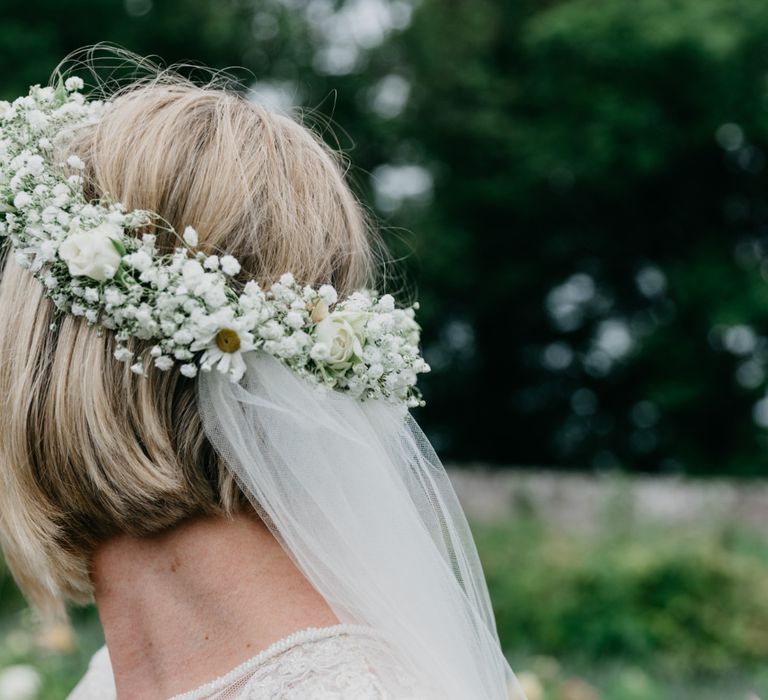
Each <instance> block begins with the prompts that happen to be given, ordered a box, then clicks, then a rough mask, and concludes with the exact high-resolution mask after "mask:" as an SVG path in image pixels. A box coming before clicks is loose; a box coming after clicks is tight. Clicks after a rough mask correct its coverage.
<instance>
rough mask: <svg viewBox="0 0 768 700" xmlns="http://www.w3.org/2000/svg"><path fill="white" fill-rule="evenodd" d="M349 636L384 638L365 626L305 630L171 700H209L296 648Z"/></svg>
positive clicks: (345, 625) (338, 626)
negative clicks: (207, 699)
mask: <svg viewBox="0 0 768 700" xmlns="http://www.w3.org/2000/svg"><path fill="white" fill-rule="evenodd" d="M347 634H350V635H358V636H360V635H362V636H366V637H372V638H376V639H381V638H382V636H381V634H379V633H378V632H376V631H375V630H374V629H373V628H371V627H367V626H364V625H347V624H340V625H334V626H332V627H307V628H305V629H301V630H297V631H296V632H294V633H292V634H290V635H288V636H287V637H284V638H283V639H280V640H278V641H276V642H274V643H273V644H270V645H269V646H268V647H267V648H266V649H264V650H263V651H261V652H259V653H258V654H257V655H256V656H254V657H252V658H250V659H248V660H247V661H245V662H243V663H242V664H240V665H239V666H237V667H236V668H233V669H232V670H231V671H229V673H226V674H225V675H223V676H220V677H219V678H216V679H215V680H212V681H210V682H209V683H206V684H205V685H201V686H199V687H197V688H195V689H194V690H191V691H188V692H186V693H181V694H180V695H174V696H173V697H172V698H170V700H201V699H202V698H206V697H208V696H209V695H211V694H213V693H216V692H219V691H222V690H224V689H226V688H227V686H229V685H232V684H234V683H236V682H238V681H240V680H241V679H242V678H243V676H245V675H246V674H248V673H249V672H251V671H255V670H256V669H257V668H259V667H260V666H262V665H263V664H265V663H267V662H268V661H270V660H271V659H274V658H275V657H276V656H279V655H280V654H283V653H285V652H286V651H288V650H289V649H292V648H293V647H296V646H299V645H301V644H307V643H311V642H316V641H319V640H321V639H329V638H331V637H337V636H339V635H347Z"/></svg>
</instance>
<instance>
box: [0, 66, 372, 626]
mask: <svg viewBox="0 0 768 700" xmlns="http://www.w3.org/2000/svg"><path fill="white" fill-rule="evenodd" d="M113 101H114V106H113V107H112V108H111V109H110V110H109V111H108V113H107V114H106V116H105V117H104V118H103V120H102V121H101V122H100V123H99V124H98V125H95V126H93V127H88V128H86V129H83V130H82V131H81V132H79V133H77V134H76V135H75V137H74V142H73V147H74V152H76V153H77V154H78V155H80V157H81V158H82V159H83V160H84V161H85V162H86V163H87V171H86V176H87V177H86V181H87V185H86V191H87V193H88V194H89V196H91V197H103V196H106V197H109V198H110V199H112V200H117V201H121V202H123V203H124V204H125V205H126V206H127V207H128V208H141V209H149V210H152V211H154V212H157V213H158V214H160V215H161V216H162V217H163V218H164V219H165V220H166V221H167V222H168V223H170V224H171V225H172V226H173V227H174V228H175V229H176V230H177V231H182V230H183V229H184V227H185V226H187V225H191V226H194V227H195V228H196V229H197V231H198V233H199V241H200V245H199V247H200V248H201V249H202V250H204V251H205V252H207V253H220V252H224V251H226V252H228V253H232V254H234V255H236V256H237V257H238V259H239V260H240V261H241V263H242V264H243V272H242V273H241V277H242V278H243V279H245V278H254V279H256V280H258V281H259V282H261V283H262V284H268V283H270V282H271V281H274V280H275V279H277V277H279V276H280V275H281V274H282V273H283V272H286V271H291V272H292V273H293V274H294V276H295V277H296V278H297V280H298V281H299V282H301V283H305V284H312V285H318V284H322V283H326V282H328V283H332V284H334V285H335V286H336V287H337V289H338V290H339V291H340V293H342V294H345V293H349V292H350V291H352V290H354V289H355V288H359V287H361V286H365V285H367V284H370V283H371V278H372V274H373V272H374V256H373V253H372V247H371V237H370V230H369V226H368V225H367V223H366V219H365V216H364V214H363V211H362V209H361V207H360V205H359V204H358V202H357V201H356V199H355V197H354V196H353V194H352V193H351V191H350V189H349V187H348V186H347V184H346V183H345V179H344V171H343V168H342V164H341V161H340V158H339V157H338V156H337V154H336V153H334V152H333V151H332V150H331V149H329V148H328V147H327V146H326V145H325V144H324V143H323V142H322V141H321V140H320V138H318V137H317V136H315V135H314V134H313V133H312V132H311V131H310V130H309V129H307V128H305V127H304V126H302V125H301V124H299V123H297V122H296V121H294V120H292V119H290V118H288V117H286V116H281V115H279V114H276V113H274V112H271V111H269V110H267V109H265V108H264V107H262V106H260V105H258V104H254V103H253V102H250V101H248V100H247V99H245V98H244V97H243V96H241V95H240V94H237V93H235V92H231V91H228V90H223V89H219V88H218V87H216V86H215V85H214V86H207V87H198V86H195V85H193V84H191V83H189V82H187V81H185V80H182V79H180V78H178V77H177V76H175V75H173V74H171V73H167V72H166V73H163V74H161V75H159V76H155V77H154V78H152V79H151V80H146V81H143V82H141V83H137V84H134V85H131V86H129V87H128V88H125V89H123V90H121V91H120V92H119V93H118V94H117V95H115V96H114V98H113ZM162 235H163V234H162V233H161V238H160V240H159V243H161V244H164V245H167V246H170V245H172V242H171V241H170V240H164V239H163V238H162ZM165 235H166V237H167V234H165ZM55 320H56V319H55V315H54V309H53V306H52V304H51V303H50V301H49V300H48V299H47V298H46V297H45V296H44V294H43V290H42V287H41V285H40V284H39V283H38V282H37V281H36V280H34V279H33V278H32V277H31V275H30V274H29V273H28V272H27V271H25V270H22V269H21V268H19V267H18V266H17V265H16V263H15V261H14V260H13V256H8V259H7V260H6V261H5V264H4V269H3V275H2V281H1V282H0V329H2V331H0V357H1V358H2V362H0V411H2V415H3V420H2V421H0V539H1V540H2V545H3V550H4V552H5V556H6V560H7V563H8V566H9V567H10V569H11V571H12V572H13V574H14V577H15V578H16V581H17V582H18V584H19V586H20V587H21V589H22V591H23V592H24V593H25V595H26V596H27V598H28V600H29V601H30V602H31V603H32V604H33V605H34V606H35V607H36V608H38V609H39V610H40V611H42V612H43V613H45V614H58V613H61V612H62V611H63V610H64V603H65V601H66V600H71V601H74V602H77V603H85V602H88V601H90V600H91V598H92V586H91V580H90V577H89V559H90V556H91V554H92V553H93V551H94V549H95V548H96V547H97V546H98V545H99V543H101V542H103V541H105V540H106V539H107V538H109V537H111V536H113V535H115V534H117V533H129V534H132V535H135V536H148V535H152V534H153V533H157V532H160V531H163V530H165V529H167V528H170V527H173V526H174V525H175V524H177V523H179V522H180V521H181V520H183V519H185V518H187V517H190V516H193V515H196V514H200V513H205V514H220V515H230V514H232V513H234V512H236V511H237V510H238V508H239V507H240V505H241V504H242V502H243V497H242V495H241V494H240V492H239V490H238V488H237V487H236V485H235V484H234V482H233V480H232V478H231V476H230V475H229V473H228V472H227V470H226V469H225V468H224V466H223V465H222V464H221V463H220V460H219V459H218V457H217V455H216V454H215V452H214V450H213V448H212V447H211V445H210V444H209V443H208V441H207V439H206V437H205V434H204V432H203V429H202V425H201V421H200V418H199V416H198V413H197V406H196V395H195V390H196V387H195V381H194V380H190V379H187V378H185V377H183V376H181V375H180V374H178V372H176V371H173V372H151V373H150V375H149V377H148V378H147V379H144V378H141V377H137V376H136V375H135V374H132V373H131V372H130V370H129V369H128V368H127V365H125V364H124V363H122V362H117V361H115V360H114V359H113V357H112V352H113V350H114V338H113V336H112V335H111V334H110V333H109V332H103V333H102V332H100V331H98V330H97V329H95V328H93V327H89V326H87V325H86V324H85V323H84V322H83V319H81V318H80V319H77V318H74V317H65V318H62V319H60V320H58V321H57V324H58V328H57V329H56V330H52V329H51V324H52V323H53V322H54V321H55Z"/></svg>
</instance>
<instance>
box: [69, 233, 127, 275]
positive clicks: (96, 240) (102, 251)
mask: <svg viewBox="0 0 768 700" xmlns="http://www.w3.org/2000/svg"><path fill="white" fill-rule="evenodd" d="M121 237H122V230H121V229H120V227H119V226H116V225H115V224H110V223H104V224H101V225H100V226H97V227H96V228H94V229H90V230H89V231H80V232H78V233H73V234H72V235H70V236H68V237H67V238H66V239H65V240H64V242H63V243H62V244H61V245H60V246H59V257H60V258H61V259H62V260H63V261H64V262H65V263H67V267H68V268H69V274H71V275H72V276H73V277H90V278H91V279H93V280H96V281H97V282H103V281H104V280H106V279H109V278H111V277H113V276H114V274H115V272H116V271H117V268H118V267H119V266H120V259H121V255H120V253H118V252H117V249H116V248H115V246H114V245H113V243H112V242H113V241H120V238H121Z"/></svg>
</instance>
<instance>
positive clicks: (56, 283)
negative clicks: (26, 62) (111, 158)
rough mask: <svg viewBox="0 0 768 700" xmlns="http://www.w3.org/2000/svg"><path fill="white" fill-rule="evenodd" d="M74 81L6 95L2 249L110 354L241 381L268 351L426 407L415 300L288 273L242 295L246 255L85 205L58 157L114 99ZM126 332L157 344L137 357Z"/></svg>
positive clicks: (153, 219)
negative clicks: (311, 283) (340, 291)
mask: <svg viewBox="0 0 768 700" xmlns="http://www.w3.org/2000/svg"><path fill="white" fill-rule="evenodd" d="M82 88H83V81H82V80H81V79H80V78H77V77H72V78H69V79H67V80H66V82H64V83H60V84H59V86H58V87H57V88H55V89H54V88H52V87H40V86H33V87H32V88H30V91H29V95H28V96H26V97H20V98H18V99H16V100H15V101H14V102H13V103H8V102H0V252H2V251H3V250H5V248H6V246H7V245H9V244H10V246H11V249H12V251H13V254H14V256H15V259H16V262H17V263H18V264H19V265H20V266H21V267H23V268H25V269H27V270H29V271H30V272H31V273H32V275H34V276H35V277H36V278H37V279H38V280H40V282H41V283H42V284H43V286H44V288H45V291H46V294H47V295H48V296H49V297H50V299H51V300H52V301H53V303H54V305H55V307H56V309H57V310H58V312H60V313H70V314H72V315H74V316H82V317H84V318H85V319H86V321H87V323H88V324H91V325H97V326H99V327H100V328H106V329H109V330H110V331H113V332H114V334H115V338H116V341H117V345H116V349H115V351H114V354H115V358H116V359H118V360H121V361H124V362H129V363H131V370H132V371H133V372H135V373H137V374H141V375H146V371H147V365H148V363H150V362H151V363H153V364H154V366H155V367H157V368H158V369H159V370H169V369H171V368H172V367H173V366H174V365H176V364H177V363H179V364H180V367H179V371H180V372H181V374H183V375H184V376H185V377H195V376H196V375H197V373H198V371H204V372H205V371H211V370H217V371H219V372H222V373H223V374H226V375H228V376H229V378H230V379H231V380H232V381H235V382H237V381H239V380H240V379H241V378H242V376H243V374H244V373H245V369H246V364H245V361H244V360H243V357H242V354H243V353H244V352H248V351H251V350H262V351H264V352H266V353H268V354H269V355H271V356H273V357H275V358H277V359H278V360H280V361H281V362H283V363H284V364H285V365H286V366H288V367H289V368H290V369H291V370H293V371H295V372H296V373H297V374H298V375H300V376H302V377H304V378H306V379H308V380H310V381H312V382H314V383H316V384H321V385H325V386H329V387H331V388H333V389H338V390H343V391H344V392H347V393H349V394H351V395H352V396H354V397H356V398H360V399H365V398H385V399H389V400H393V401H397V402H403V403H405V404H407V405H408V406H417V405H422V404H423V401H421V394H420V393H419V391H418V389H417V388H416V386H415V385H416V379H417V375H418V374H419V373H422V372H427V371H429V366H428V365H427V363H426V362H424V360H423V359H422V358H421V356H420V354H419V349H418V345H419V334H420V328H419V325H418V324H417V323H416V321H415V319H414V315H415V314H414V309H415V308H417V306H416V305H413V306H412V307H409V308H404V309H398V308H395V302H394V299H393V298H392V296H390V295H389V294H385V295H383V296H381V297H377V296H376V295H375V294H373V293H372V292H368V291H360V292H355V293H354V294H352V295H351V296H349V297H348V298H346V299H342V300H339V299H337V293H336V290H335V289H334V288H333V287H332V286H330V285H327V284H326V285H323V286H321V287H320V288H319V289H314V288H312V287H307V286H300V285H299V284H297V282H296V281H295V280H294V278H293V276H292V275H291V274H290V273H286V274H284V275H283V276H282V277H281V278H280V280H279V281H278V282H276V283H275V284H273V285H272V286H271V287H269V289H262V288H261V287H260V286H259V285H258V284H257V283H256V282H255V281H249V282H247V283H246V284H245V285H244V287H242V288H240V286H238V287H237V289H239V290H240V291H237V290H236V285H234V284H233V277H234V276H236V275H237V274H238V273H239V272H240V263H239V262H238V261H237V259H236V258H235V257H233V256H232V255H223V256H221V257H219V256H216V255H206V254H205V253H203V252H200V251H197V250H196V248H197V244H198V240H197V239H198V236H197V232H196V231H195V230H194V229H193V228H192V227H191V226H188V227H187V228H186V229H185V230H184V232H183V234H182V235H181V236H179V234H178V233H176V232H175V231H174V230H173V229H172V228H171V227H170V226H167V225H165V224H164V222H163V221H162V219H161V218H160V217H159V216H158V215H157V214H155V213H153V212H149V211H141V210H134V211H126V209H125V207H124V206H123V205H122V204H120V203H119V202H110V201H108V199H102V200H97V201H88V200H87V199H86V196H85V193H84V190H83V183H84V178H83V169H84V168H85V164H84V163H83V161H82V160H81V159H80V158H79V157H78V156H76V155H70V156H69V157H67V158H66V159H65V160H64V162H54V161H55V157H54V154H56V153H62V152H64V153H66V145H67V139H68V138H69V137H70V136H71V134H72V133H73V131H74V130H75V129H77V128H78V127H81V126H85V125H89V124H95V123H97V122H98V121H99V119H100V118H101V116H102V115H103V113H104V112H105V110H107V109H109V107H110V103H109V102H101V101H96V100H92V101H87V100H86V99H85V97H84V96H83V95H82V94H81V93H80V92H79V91H80V90H81V89H82ZM150 227H154V229H158V228H159V229H165V230H168V231H169V232H171V233H172V234H173V235H175V236H176V238H177V239H178V247H176V248H175V249H174V251H173V252H172V253H162V252H160V251H159V250H158V249H157V246H156V240H157V239H156V236H155V235H154V234H150V233H146V231H148V230H153V229H152V228H150ZM55 326H56V324H55V323H54V324H52V329H54V330H55ZM132 339H137V340H139V341H147V345H148V346H149V345H150V344H151V347H149V349H148V350H145V351H142V352H138V351H136V347H137V346H136V345H135V343H133V342H131V341H132ZM129 345H130V346H131V347H133V348H134V349H133V350H132V349H131V347H129ZM135 351H136V352H138V355H139V356H136V355H135V354H134V352H135Z"/></svg>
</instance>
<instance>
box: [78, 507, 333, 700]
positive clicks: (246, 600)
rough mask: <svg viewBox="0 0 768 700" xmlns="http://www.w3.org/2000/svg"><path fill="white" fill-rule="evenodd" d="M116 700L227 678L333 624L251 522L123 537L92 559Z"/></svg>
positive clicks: (190, 524) (214, 522) (200, 521)
mask: <svg viewBox="0 0 768 700" xmlns="http://www.w3.org/2000/svg"><path fill="white" fill-rule="evenodd" d="M92 568H93V571H92V576H93V581H94V587H95V597H96V605H97V607H98V610H99V615H100V617H101V622H102V626H103V628H104V635H105V637H106V641H107V646H108V648H109V654H110V658H111V660H112V668H113V670H114V674H115V683H116V686H117V694H118V698H119V699H120V700H138V699H139V698H140V699H141V700H155V699H157V700H159V699H161V698H168V697H170V696H172V695H174V694H177V693H182V692H185V691H188V690H192V689H194V688H196V687H197V686H199V685H202V684H204V683H206V682H207V681H210V680H213V679H214V678H216V677H218V676H221V675H223V674H225V673H227V672H228V671H229V670H231V669H232V668H234V667H235V666H237V665H238V664H240V663H242V662H243V661H246V660H247V659H249V658H251V657H252V656H254V655H255V654H257V653H258V652H259V651H261V650H262V649H264V648H266V647H267V646H269V645H270V644H272V643H273V642H275V641H277V640H279V639H281V638H283V637H285V636H287V635H289V634H291V633H292V632H294V631H296V630H298V629H302V628H305V627H323V626H329V625H334V624H337V623H338V619H337V618H336V617H335V616H334V614H333V613H332V612H331V610H330V608H329V607H328V605H327V604H326V602H325V601H324V600H323V598H322V597H321V596H320V595H319V594H318V593H317V592H316V591H315V590H314V589H313V588H312V587H311V586H310V585H309V583H308V582H307V580H306V579H305V578H304V577H303V575H302V574H301V573H300V572H299V570H298V569H297V568H296V567H295V565H294V564H293V562H292V561H291V560H290V559H289V557H288V556H287V555H286V553H285V551H284V550H283V549H282V547H281V546H280V545H279V543H278V542H277V541H276V540H275V538H274V537H273V535H272V534H271V533H270V531H269V530H268V529H267V528H266V527H265V526H264V525H263V524H262V523H261V522H259V521H257V520H256V519H255V517H251V516H246V515H241V516H237V517H235V518H234V519H224V518H214V517H206V518H202V517H201V518H196V519H193V520H190V521H187V522H185V523H184V524H182V525H180V526H178V527H176V528H174V529H173V530H171V531H169V532H167V533H163V534H162V535H158V536H155V537H151V538H133V537H128V536H120V537H117V538H114V539H112V540H110V541H109V542H107V543H105V544H104V545H102V546H101V547H100V548H99V549H98V550H97V551H96V553H95V555H94V557H93V562H92Z"/></svg>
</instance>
